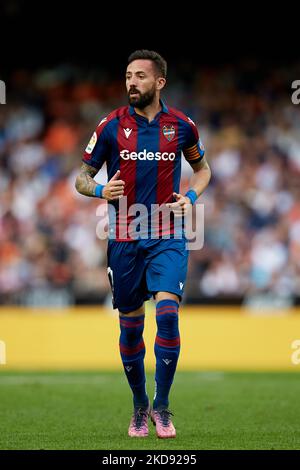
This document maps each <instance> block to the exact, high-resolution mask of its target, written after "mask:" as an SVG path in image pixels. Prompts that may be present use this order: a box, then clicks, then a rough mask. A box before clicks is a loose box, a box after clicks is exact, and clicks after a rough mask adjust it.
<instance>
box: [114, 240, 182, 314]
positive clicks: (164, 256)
mask: <svg viewBox="0 0 300 470" xmlns="http://www.w3.org/2000/svg"><path fill="white" fill-rule="evenodd" d="M107 264H108V268H107V272H108V277H109V281H110V285H111V288H112V293H113V308H118V309H119V310H120V311H121V312H122V313H129V312H131V311H133V310H136V309H138V308H139V307H141V305H142V304H143V303H144V301H145V300H148V299H150V297H151V296H152V295H153V294H155V293H156V292H159V291H166V292H171V293H173V294H177V295H178V297H179V298H180V300H181V298H182V294H183V290H184V284H185V279H186V273H187V264H188V250H187V249H186V239H185V238H183V239H180V240H178V239H174V238H171V239H156V240H155V239H146V240H135V241H130V242H119V241H116V240H109V241H108V250H107Z"/></svg>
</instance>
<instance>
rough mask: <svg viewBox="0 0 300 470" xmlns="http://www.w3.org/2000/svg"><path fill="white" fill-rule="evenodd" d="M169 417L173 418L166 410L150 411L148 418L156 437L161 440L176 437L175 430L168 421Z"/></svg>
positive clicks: (169, 420)
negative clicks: (149, 417)
mask: <svg viewBox="0 0 300 470" xmlns="http://www.w3.org/2000/svg"><path fill="white" fill-rule="evenodd" d="M171 415H172V416H173V414H172V413H171V411H169V410H168V409H167V408H162V409H157V410H151V412H150V416H151V420H152V422H153V424H155V427H156V434H157V437H160V438H161V439H168V438H170V437H176V429H175V428H174V425H173V423H172V421H171V419H170V416H171Z"/></svg>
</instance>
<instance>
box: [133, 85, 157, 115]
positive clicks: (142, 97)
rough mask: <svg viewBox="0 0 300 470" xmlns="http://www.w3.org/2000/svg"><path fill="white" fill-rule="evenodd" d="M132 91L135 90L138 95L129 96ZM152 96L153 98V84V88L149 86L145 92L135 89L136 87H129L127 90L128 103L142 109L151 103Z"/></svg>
mask: <svg viewBox="0 0 300 470" xmlns="http://www.w3.org/2000/svg"><path fill="white" fill-rule="evenodd" d="M132 91H135V92H137V93H138V96H135V97H131V96H130V93H131V92H132ZM154 98H155V85H154V86H153V88H151V90H149V91H146V93H143V94H142V93H140V92H139V91H137V90H136V89H131V90H130V91H129V92H128V101H129V104H130V105H131V106H134V107H135V108H138V109H144V108H146V106H149V105H150V104H151V103H153V101H154Z"/></svg>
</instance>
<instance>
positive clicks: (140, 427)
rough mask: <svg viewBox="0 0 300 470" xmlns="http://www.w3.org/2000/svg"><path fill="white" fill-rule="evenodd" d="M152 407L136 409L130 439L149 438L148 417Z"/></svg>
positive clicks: (129, 429) (130, 429)
mask: <svg viewBox="0 0 300 470" xmlns="http://www.w3.org/2000/svg"><path fill="white" fill-rule="evenodd" d="M149 413H150V407H148V408H135V409H134V412H133V415H132V418H131V420H130V424H129V428H128V436H130V437H147V436H148V417H149Z"/></svg>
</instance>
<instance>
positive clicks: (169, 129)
mask: <svg viewBox="0 0 300 470" xmlns="http://www.w3.org/2000/svg"><path fill="white" fill-rule="evenodd" d="M162 132H163V135H164V136H165V138H166V139H167V140H168V141H169V142H171V140H173V139H174V137H175V127H174V126H164V127H163V128H162Z"/></svg>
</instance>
